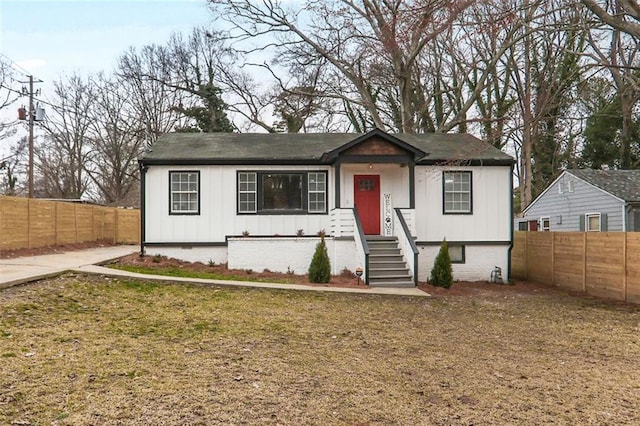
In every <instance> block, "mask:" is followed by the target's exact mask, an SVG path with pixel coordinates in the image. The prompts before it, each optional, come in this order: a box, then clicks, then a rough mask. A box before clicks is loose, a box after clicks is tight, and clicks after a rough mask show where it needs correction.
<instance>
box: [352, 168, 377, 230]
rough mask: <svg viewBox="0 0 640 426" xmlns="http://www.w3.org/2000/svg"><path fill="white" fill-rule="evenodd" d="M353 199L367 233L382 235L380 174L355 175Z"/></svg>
mask: <svg viewBox="0 0 640 426" xmlns="http://www.w3.org/2000/svg"><path fill="white" fill-rule="evenodd" d="M353 181H354V182H353V184H354V186H353V191H354V194H353V201H354V203H355V206H356V211H357V212H358V216H359V217H360V222H361V223H362V228H363V229H364V233H365V234H367V235H380V176H379V175H355V176H354V177H353Z"/></svg>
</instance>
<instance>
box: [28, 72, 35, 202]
mask: <svg viewBox="0 0 640 426" xmlns="http://www.w3.org/2000/svg"><path fill="white" fill-rule="evenodd" d="M33 114H35V111H34V109H33V76H32V75H30V76H29V198H33Z"/></svg>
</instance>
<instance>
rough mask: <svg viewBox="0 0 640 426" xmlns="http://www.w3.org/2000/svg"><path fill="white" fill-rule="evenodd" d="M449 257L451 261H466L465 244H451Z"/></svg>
mask: <svg viewBox="0 0 640 426" xmlns="http://www.w3.org/2000/svg"><path fill="white" fill-rule="evenodd" d="M449 257H450V258H451V263H464V246H463V245H455V244H453V245H450V246H449Z"/></svg>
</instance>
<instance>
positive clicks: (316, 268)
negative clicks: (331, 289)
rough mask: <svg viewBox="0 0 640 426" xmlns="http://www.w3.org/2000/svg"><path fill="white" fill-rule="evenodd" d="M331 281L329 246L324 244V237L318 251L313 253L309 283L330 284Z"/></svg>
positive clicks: (317, 248)
mask: <svg viewBox="0 0 640 426" xmlns="http://www.w3.org/2000/svg"><path fill="white" fill-rule="evenodd" d="M330 279H331V263H330V262H329V254H328V253H327V245H326V244H325V243H324V237H321V238H320V242H319V243H318V244H317V245H316V251H315V252H314V253H313V259H311V265H309V281H310V282H312V283H328V282H329V280H330Z"/></svg>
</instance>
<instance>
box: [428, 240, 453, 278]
mask: <svg viewBox="0 0 640 426" xmlns="http://www.w3.org/2000/svg"><path fill="white" fill-rule="evenodd" d="M429 283H431V285H433V286H436V287H444V288H449V287H451V284H453V271H452V269H451V257H450V256H449V246H448V245H447V240H446V239H444V240H443V241H442V244H441V245H440V251H439V252H438V255H437V256H436V260H435V262H434V263H433V268H432V269H431V278H429Z"/></svg>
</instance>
